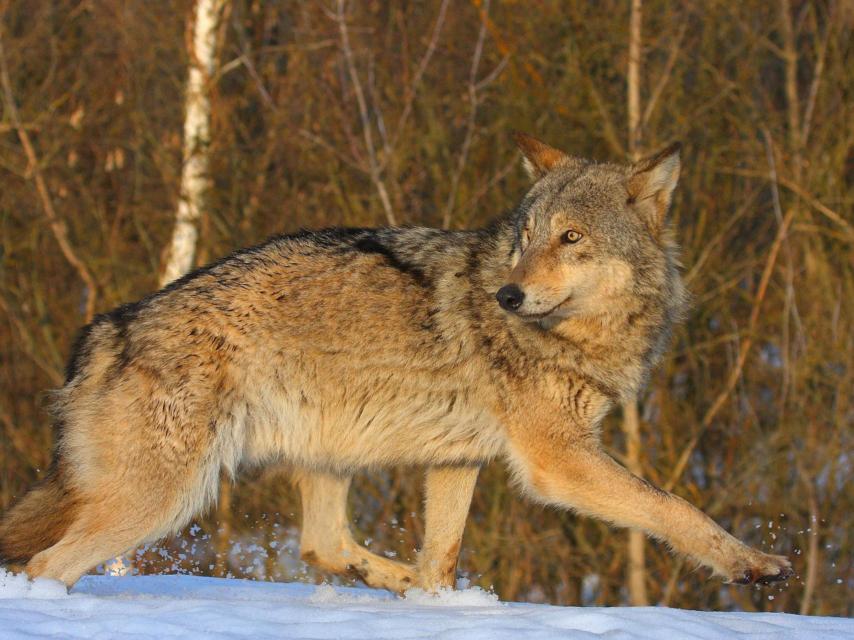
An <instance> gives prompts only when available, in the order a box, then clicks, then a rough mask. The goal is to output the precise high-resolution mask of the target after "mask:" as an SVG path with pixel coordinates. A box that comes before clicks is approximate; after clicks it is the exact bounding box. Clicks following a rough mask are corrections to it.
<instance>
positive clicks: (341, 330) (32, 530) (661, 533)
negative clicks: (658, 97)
mask: <svg viewBox="0 0 854 640" xmlns="http://www.w3.org/2000/svg"><path fill="white" fill-rule="evenodd" d="M516 142H517V144H518V146H519V148H520V149H521V152H522V155H523V161H524V164H525V166H526V168H527V170H528V172H529V174H530V175H531V177H532V179H533V186H532V187H531V188H530V190H529V191H528V192H527V193H526V194H525V195H524V197H523V198H522V199H521V202H520V203H519V205H518V206H517V207H516V208H515V209H513V210H512V211H511V212H510V213H508V214H506V215H503V216H501V217H499V218H498V219H497V220H496V221H494V222H493V223H492V224H490V225H489V226H487V227H485V228H483V229H479V230H469V231H444V230H438V229H429V228H417V227H413V228H384V229H327V230H323V231H304V232H300V233H297V234H295V235H287V236H279V237H274V238H272V239H270V240H269V241H267V242H266V243H264V244H262V245H260V246H256V247H253V248H249V249H245V250H242V251H238V252H236V253H234V254H232V255H230V256H228V257H226V258H224V259H222V260H220V261H219V262H217V263H215V264H212V265H210V266H207V267H205V268H202V269H200V270H198V271H196V272H194V273H192V274H190V275H188V276H186V277H184V278H182V279H180V280H178V281H176V282H174V283H173V284H171V285H169V286H167V287H166V288H164V289H162V290H160V291H158V292H156V293H154V294H152V295H150V296H149V297H147V298H144V299H143V300H141V301H139V302H136V303H132V304H127V305H124V306H121V307H119V308H117V309H115V310H114V311H111V312H109V313H105V314H103V315H100V316H98V317H97V318H96V319H95V320H94V321H93V322H92V323H91V324H90V325H88V326H87V327H85V328H84V329H83V331H82V333H81V334H80V336H79V337H78V339H77V341H76V343H75V345H74V347H73V350H72V354H71V357H70V360H69V364H68V370H67V376H66V381H65V384H64V386H63V387H62V388H61V389H59V390H57V391H55V393H54V398H53V404H52V414H53V419H54V421H55V425H56V432H57V436H56V445H55V451H54V456H53V462H52V464H51V467H50V470H49V472H48V474H47V475H46V477H45V478H44V480H42V481H41V482H40V483H39V484H37V485H36V486H34V487H33V488H32V489H31V490H30V491H29V493H27V494H26V495H24V496H23V498H21V499H20V500H19V501H18V502H17V504H15V505H14V506H13V507H12V508H11V509H10V510H9V511H8V512H7V513H6V514H5V515H4V517H3V519H2V522H0V558H2V561H3V562H6V563H18V564H24V565H25V570H26V572H27V573H28V574H29V575H30V576H32V577H48V578H54V579H58V580H61V581H63V582H64V583H66V584H67V585H72V584H73V583H74V582H75V581H76V580H77V579H78V578H79V577H80V576H81V575H82V574H83V573H85V572H86V571H88V570H90V569H91V568H92V567H93V566H95V565H97V564H98V563H100V562H103V561H104V560H106V559H108V558H110V557H113V556H116V555H118V554H121V553H123V552H125V551H127V550H128V549H131V548H133V547H136V546H138V545H140V544H143V543H145V542H148V541H152V540H156V539H158V538H161V537H163V536H166V535H168V534H170V533H173V532H176V531H178V530H180V529H181V528H182V527H183V526H185V525H186V524H187V523H188V522H189V521H190V519H191V518H192V517H193V516H194V515H196V514H198V513H199V512H200V511H202V510H204V509H205V508H206V507H208V506H209V505H210V504H211V503H212V502H213V501H214V500H215V498H216V491H217V487H218V482H219V478H220V476H221V474H223V473H225V474H228V475H229V476H232V477H233V476H235V475H236V473H237V472H238V470H239V468H240V467H242V466H247V465H261V464H266V463H277V464H284V465H286V466H287V468H288V469H289V470H290V472H291V474H292V478H293V480H294V482H295V484H296V486H297V487H298V489H299V492H300V496H301V500H302V504H303V522H302V528H301V537H300V548H301V555H302V558H304V559H305V560H306V561H308V562H311V563H314V564H316V565H318V566H319V567H321V568H323V569H325V570H327V571H331V572H340V573H349V574H350V575H355V576H358V577H359V578H361V579H362V580H363V581H364V582H365V583H367V584H368V585H371V586H374V587H383V588H387V589H390V590H392V591H396V592H403V591H405V590H406V589H408V588H410V587H420V588H422V589H425V590H428V591H435V590H437V589H440V588H446V587H451V588H452V587H454V583H455V572H456V565H457V557H458V554H459V550H460V543H461V539H462V534H463V529H464V526H465V521H466V517H467V513H468V510H469V507H470V501H471V496H472V492H473V489H474V486H475V482H476V478H477V475H478V470H479V468H480V467H481V466H483V465H484V464H486V463H488V462H490V461H492V460H494V459H501V460H503V461H505V462H506V464H507V465H508V467H509V469H510V471H511V476H512V479H513V481H514V482H515V484H516V485H518V487H519V488H520V490H521V492H522V493H523V494H524V495H525V496H527V497H529V498H531V499H532V500H535V501H538V502H541V503H543V504H547V505H553V506H556V507H560V508H563V509H571V510H575V511H577V512H579V513H582V514H587V515H590V516H594V517H598V518H601V519H604V520H606V521H607V522H609V523H612V524H614V525H618V526H623V527H631V528H636V529H640V530H643V531H645V532H647V533H648V534H649V535H651V536H653V537H655V538H657V539H659V540H661V541H664V542H665V543H666V544H667V545H669V547H670V548H671V549H673V550H674V551H676V552H678V553H681V554H685V555H686V556H688V557H689V558H691V559H693V560H694V561H696V562H697V563H699V564H702V565H705V566H707V567H709V568H711V569H712V571H713V572H714V573H715V574H717V575H718V576H721V577H722V578H723V579H724V580H726V581H728V582H732V583H743V584H744V583H753V582H762V583H765V582H770V581H776V580H784V579H786V578H788V577H789V576H790V575H791V573H792V571H791V565H790V563H789V561H788V560H787V559H786V558H785V557H782V556H776V555H769V554H766V553H763V552H760V551H758V550H756V549H752V548H750V547H748V546H746V545H745V544H743V543H742V542H740V541H739V540H737V539H736V538H734V537H733V536H732V535H730V534H729V533H727V532H726V531H724V530H723V529H722V528H721V527H719V526H718V525H717V524H715V523H714V522H713V521H712V520H711V519H710V518H709V517H708V516H706V515H705V514H703V513H702V512H701V511H699V510H698V509H696V508H694V507H693V506H691V505H690V504H688V503H687V502H686V501H684V500H682V499H681V498H679V497H677V496H675V495H673V494H671V493H668V492H666V491H663V490H661V489H659V488H656V487H655V486H653V485H651V484H650V483H648V482H646V481H645V480H643V479H641V478H639V477H636V476H634V475H632V474H631V473H629V472H628V471H627V470H626V469H625V468H623V467H622V466H621V465H620V464H618V463H617V462H616V461H614V460H613V459H612V458H611V457H609V456H608V455H606V454H605V453H604V452H603V449H602V447H601V444H600V441H601V438H600V425H601V422H602V419H603V417H604V416H605V415H606V414H607V413H608V412H609V410H610V409H611V408H612V407H613V406H614V405H615V404H617V403H619V402H621V401H625V400H626V399H629V398H632V397H634V395H635V394H636V393H637V392H638V390H639V389H640V388H641V387H642V385H643V384H644V381H645V379H646V378H647V376H648V374H649V372H650V370H651V368H652V367H653V366H654V365H655V364H656V362H658V360H659V359H660V358H661V356H662V354H663V353H664V351H665V349H666V346H667V342H668V337H669V335H670V333H671V330H672V328H673V326H674V325H675V323H677V322H678V321H679V320H680V318H681V317H682V315H683V313H684V307H685V298H686V296H685V292H684V289H683V285H682V282H681V280H680V275H679V263H678V251H677V246H676V243H675V242H674V238H673V233H672V231H671V229H670V224H669V221H668V219H669V216H668V209H669V208H670V203H671V199H672V196H673V192H674V189H675V187H676V184H677V181H678V177H679V171H680V157H679V156H680V151H679V149H680V147H679V146H678V145H672V146H670V147H668V148H666V149H664V150H663V151H661V152H660V153H657V154H655V155H653V156H651V157H648V158H646V159H644V160H642V161H640V162H637V163H634V164H631V165H618V164H605V163H602V164H599V163H595V162H592V161H588V160H585V159H581V158H576V157H573V156H570V155H568V154H566V153H564V152H562V151H559V150H557V149H555V148H553V147H550V146H549V145H547V144H545V143H543V142H541V141H539V140H537V139H536V138H533V137H532V136H528V135H524V134H517V135H516ZM396 465H417V466H423V467H424V468H426V473H425V492H426V502H425V521H426V522H425V539H424V541H423V546H422V548H421V549H420V551H419V553H418V555H417V559H416V561H415V562H414V563H413V564H407V563H403V562H398V561H395V560H392V559H389V558H385V557H381V556H378V555H375V554H373V553H370V552H369V551H368V550H367V549H365V548H364V547H362V546H360V545H359V544H357V543H356V541H355V540H354V539H353V536H352V534H351V532H350V529H349V525H348V518H347V510H346V502H347V494H348V490H349V485H350V479H351V477H352V475H353V474H354V473H355V472H356V471H359V470H364V469H368V470H370V469H381V468H386V467H390V466H396Z"/></svg>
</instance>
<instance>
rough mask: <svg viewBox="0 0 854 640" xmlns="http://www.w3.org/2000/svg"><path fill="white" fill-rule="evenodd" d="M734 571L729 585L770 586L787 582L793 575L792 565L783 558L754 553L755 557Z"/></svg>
mask: <svg viewBox="0 0 854 640" xmlns="http://www.w3.org/2000/svg"><path fill="white" fill-rule="evenodd" d="M745 564H746V565H747V566H742V567H739V568H738V569H736V570H735V571H734V572H733V573H732V574H731V577H730V579H729V580H727V582H728V583H730V584H754V583H758V584H771V583H772V582H781V581H783V580H788V579H789V578H791V577H792V575H794V571H793V570H792V563H791V562H789V560H788V558H786V557H785V556H772V555H769V554H767V553H760V552H758V551H757V552H755V556H754V557H752V558H750V559H749V560H748V561H747V562H746V563H745Z"/></svg>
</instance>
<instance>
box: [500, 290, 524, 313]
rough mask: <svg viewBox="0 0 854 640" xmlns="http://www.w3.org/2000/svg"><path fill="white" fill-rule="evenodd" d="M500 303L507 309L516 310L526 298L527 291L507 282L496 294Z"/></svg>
mask: <svg viewBox="0 0 854 640" xmlns="http://www.w3.org/2000/svg"><path fill="white" fill-rule="evenodd" d="M495 298H496V299H497V300H498V304H500V305H501V308H502V309H506V310H507V311H516V309H518V308H519V307H521V306H522V302H523V301H524V300H525V293H524V292H523V291H522V290H521V289H520V288H519V287H518V285H515V284H505V285H504V286H503V287H501V288H500V289H499V290H498V293H496V294H495Z"/></svg>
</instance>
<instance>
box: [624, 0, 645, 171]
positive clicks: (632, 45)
mask: <svg viewBox="0 0 854 640" xmlns="http://www.w3.org/2000/svg"><path fill="white" fill-rule="evenodd" d="M642 8H643V7H642V0H632V13H631V17H630V18H629V68H628V73H627V74H626V85H627V86H626V93H627V95H628V115H629V155H630V156H631V157H632V160H633V161H634V160H637V159H638V147H639V146H640V121H641V97H640V68H641V56H642V55H643V54H642V52H641V24H642V14H641V10H642Z"/></svg>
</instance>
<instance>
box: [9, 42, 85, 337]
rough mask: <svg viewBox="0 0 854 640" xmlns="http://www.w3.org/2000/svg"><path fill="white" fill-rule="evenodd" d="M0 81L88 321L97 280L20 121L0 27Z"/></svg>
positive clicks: (30, 170) (40, 196)
mask: <svg viewBox="0 0 854 640" xmlns="http://www.w3.org/2000/svg"><path fill="white" fill-rule="evenodd" d="M0 82H2V85H3V97H4V101H5V103H6V110H7V111H8V113H9V117H10V119H11V120H12V125H13V127H14V128H15V131H16V132H17V134H18V139H19V140H20V141H21V146H22V147H23V148H24V153H25V154H26V156H27V162H28V164H29V166H28V169H27V171H28V173H30V174H31V175H32V177H33V180H34V181H35V183H36V191H37V192H38V194H39V198H40V199H41V203H42V208H43V209H44V213H45V217H46V218H47V221H48V224H49V225H50V228H51V231H52V232H53V237H54V238H55V239H56V242H57V244H58V245H59V249H60V251H61V252H62V255H63V256H64V257H65V259H66V260H67V261H68V263H69V264H70V265H71V266H72V267H73V268H74V269H75V270H76V271H77V275H78V276H80V279H81V280H82V281H83V283H84V284H85V285H86V289H85V294H86V312H85V316H84V318H85V321H86V323H87V324H88V323H89V322H91V321H92V318H93V317H94V316H95V303H96V301H97V298H98V290H97V287H96V286H95V279H94V278H93V277H92V273H91V272H90V271H89V267H87V266H86V264H85V263H84V262H83V260H82V259H81V258H80V257H79V256H78V255H77V252H76V251H75V250H74V248H73V247H72V246H71V241H70V240H69V239H68V226H67V225H66V224H65V221H64V220H62V219H60V218H59V217H58V216H57V215H56V210H55V209H54V207H53V201H52V200H51V197H50V191H48V188H47V183H46V182H45V179H44V176H43V175H42V171H41V166H40V164H39V160H38V157H37V156H36V152H35V149H34V148H33V145H32V142H31V141H30V135H29V134H28V133H27V130H26V129H25V128H24V126H23V124H22V122H21V116H20V114H19V113H18V107H17V105H16V104H15V97H14V92H13V91H12V81H11V79H10V77H9V67H8V64H7V62H6V52H5V49H4V47H3V35H2V30H0Z"/></svg>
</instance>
